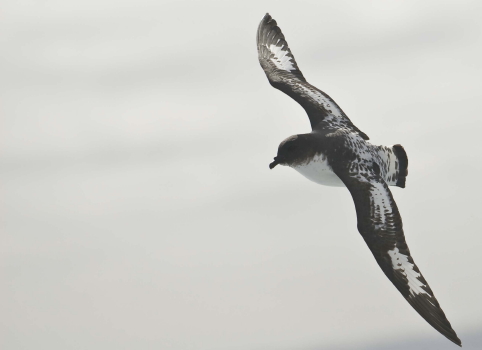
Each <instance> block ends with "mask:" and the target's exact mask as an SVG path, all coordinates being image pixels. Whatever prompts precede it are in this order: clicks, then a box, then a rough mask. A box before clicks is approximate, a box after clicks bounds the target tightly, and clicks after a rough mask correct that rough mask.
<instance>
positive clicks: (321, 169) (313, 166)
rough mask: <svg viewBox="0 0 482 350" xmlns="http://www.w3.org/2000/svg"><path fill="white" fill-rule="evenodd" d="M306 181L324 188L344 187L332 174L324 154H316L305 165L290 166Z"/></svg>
mask: <svg viewBox="0 0 482 350" xmlns="http://www.w3.org/2000/svg"><path fill="white" fill-rule="evenodd" d="M292 168H293V169H295V170H296V171H297V172H299V173H300V174H301V175H303V176H304V177H306V178H307V179H308V180H311V181H313V182H316V183H317V184H320V185H324V186H335V187H344V186H345V184H344V183H343V182H342V181H341V180H340V178H339V177H338V176H337V175H336V174H335V173H334V172H333V169H332V168H331V166H330V164H328V159H327V158H326V156H325V155H324V154H317V155H316V156H314V157H313V158H312V159H311V160H310V161H308V162H307V163H305V164H301V165H295V166H292Z"/></svg>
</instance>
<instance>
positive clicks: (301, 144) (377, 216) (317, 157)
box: [257, 14, 461, 346]
mask: <svg viewBox="0 0 482 350" xmlns="http://www.w3.org/2000/svg"><path fill="white" fill-rule="evenodd" d="M257 45H258V57H259V63H260V64H261V67H262V68H263V70H264V72H265V73H266V76H267V77H268V80H269V82H270V84H271V85H272V86H273V87H274V88H276V89H278V90H281V91H282V92H284V93H285V94H287V95H288V96H290V97H291V98H293V99H294V100H295V101H296V102H298V103H299V104H300V105H301V106H302V107H303V108H304V109H305V110H306V113H307V114H308V117H309V119H310V123H311V128H312V131H311V132H310V133H307V134H299V135H293V136H290V137H288V138H287V139H285V140H284V141H283V142H281V144H280V145H279V147H278V154H277V156H276V157H275V158H274V161H273V162H272V163H271V164H270V165H269V167H270V169H273V168H274V167H275V166H276V165H278V164H280V165H285V166H289V167H291V168H293V169H295V170H296V171H298V172H299V173H301V174H302V175H303V176H305V177H306V178H308V179H309V180H311V181H314V182H316V183H318V184H321V185H327V186H346V187H347V188H348V190H349V191H350V193H351V195H352V197H353V201H354V202H355V209H356V214H357V221H358V231H359V232H360V234H361V235H362V237H363V239H364V240H365V242H366V244H367V245H368V248H370V250H371V252H372V254H373V256H374V257H375V260H376V261H377V263H378V265H380V268H381V269H382V271H383V272H384V273H385V275H386V276H387V277H388V279H389V280H390V281H391V282H392V283H393V284H394V286H395V287H396V288H397V289H398V291H399V292H400V293H401V294H402V295H403V297H404V298H405V299H406V300H407V301H408V303H409V304H410V305H412V307H413V308H414V309H415V310H416V311H417V312H418V313H419V314H420V316H422V317H423V318H424V319H425V320H426V321H427V322H428V323H429V324H430V325H431V326H432V327H434V328H435V329H436V330H437V331H439V332H440V333H441V334H443V335H444V336H445V337H447V338H448V339H449V340H451V341H452V342H454V343H455V344H457V345H459V346H461V341H460V339H459V338H458V337H457V334H456V333H455V331H454V330H453V329H452V327H451V325H450V322H449V321H448V320H447V318H446V317H445V314H444V312H443V311H442V309H441V308H440V305H439V303H438V301H437V299H436V298H435V296H434V294H433V292H432V289H430V287H429V285H428V283H427V281H426V280H425V278H424V277H423V276H422V273H421V272H420V270H419V268H418V267H417V265H416V264H415V262H414V261H413V258H412V256H411V254H410V250H409V249H408V246H407V243H406V242H405V236H404V234H403V228H402V218H401V217H400V213H399V211H398V208H397V205H396V204H395V201H394V199H393V196H392V193H391V192H390V189H389V188H388V186H398V187H402V188H404V187H405V179H406V177H407V174H408V172H407V168H408V159H407V154H406V153H405V150H404V148H403V147H402V146H401V145H393V146H375V145H372V144H371V143H369V142H368V139H369V138H368V136H367V135H366V134H365V133H364V132H362V131H361V130H360V129H358V128H357V127H356V126H355V125H353V123H352V122H351V121H350V119H349V118H348V117H347V116H346V114H345V113H344V112H343V110H342V109H341V108H340V107H339V106H338V105H337V104H336V103H335V101H333V99H331V98H330V96H328V95H327V94H325V93H324V92H323V91H321V90H319V89H317V88H316V87H314V86H313V85H311V84H309V83H308V82H307V81H306V79H305V77H304V76H303V74H302V73H301V71H300V69H299V68H298V65H297V63H296V61H295V58H294V57H293V54H292V53H291V50H290V49H289V47H288V43H287V42H286V40H285V37H284V35H283V33H282V32H281V29H280V28H279V27H278V26H277V24H276V21H275V20H274V19H272V18H271V16H270V15H269V14H266V15H265V16H264V18H263V19H262V20H261V23H260V24H259V27H258V32H257Z"/></svg>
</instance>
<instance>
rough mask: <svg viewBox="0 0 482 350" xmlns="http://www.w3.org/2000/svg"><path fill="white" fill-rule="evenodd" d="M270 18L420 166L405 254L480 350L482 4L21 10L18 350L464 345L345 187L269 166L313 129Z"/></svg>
mask: <svg viewBox="0 0 482 350" xmlns="http://www.w3.org/2000/svg"><path fill="white" fill-rule="evenodd" d="M266 12H270V14H271V15H272V16H273V17H274V18H275V19H276V20H277V21H278V23H279V25H280V27H281V28H282V30H283V32H284V34H285V36H286V38H287V41H288V43H289V44H290V47H291V49H292V51H293V53H294V55H295V57H296V59H297V62H298V64H299V66H300V69H301V70H302V72H303V74H304V75H305V77H306V78H307V79H308V81H310V82H311V83H312V84H314V85H315V86H317V87H318V88H320V89H322V90H324V91H325V92H327V93H328V94H329V95H330V96H332V97H333V98H334V99H335V101H337V103H338V104H339V105H340V106H341V107H342V108H343V110H344V111H345V112H346V113H347V114H348V116H349V117H350V118H351V120H352V121H353V122H354V123H355V124H356V125H357V126H358V127H359V128H360V129H361V130H362V131H364V132H365V133H367V134H368V135H369V136H370V138H371V141H372V142H373V143H374V144H386V145H390V144H394V143H401V144H402V145H403V146H404V147H405V149H406V150H407V153H408V157H409V164H410V165H409V176H408V178H407V188H406V189H404V190H402V189H398V188H394V189H393V193H394V196H395V199H396V201H397V204H398V206H399V208H400V211H401V213H402V217H403V219H404V226H405V232H406V237H407V241H408V244H409V246H410V249H411V251H412V253H413V256H414V258H415V261H416V262H417V264H418V266H419V267H420V269H421V270H422V272H423V273H424V276H425V277H426V279H427V280H428V282H429V283H430V285H431V287H432V289H433V290H434V292H435V295H436V296H437V298H438V300H439V302H440V303H441V306H442V308H443V309H444V311H445V312H446V314H447V317H448V319H449V320H450V322H451V323H452V325H453V327H454V329H455V330H456V331H457V333H458V334H459V336H460V338H461V339H462V342H463V343H464V348H466V349H477V348H478V346H480V341H481V339H480V337H478V336H477V334H480V332H481V330H482V316H481V315H482V303H481V302H480V295H482V282H481V279H482V273H481V272H480V268H479V265H480V250H481V247H482V236H481V234H480V223H479V222H480V212H481V209H482V205H481V202H480V189H479V187H477V182H478V175H479V174H480V173H482V159H481V158H482V157H481V155H480V152H479V150H480V148H481V147H480V136H479V135H480V129H481V127H482V122H481V120H480V118H481V113H480V111H481V107H482V106H481V104H482V103H481V102H480V101H482V90H481V81H482V70H481V63H480V62H482V37H481V33H482V24H481V21H480V18H481V16H482V3H480V2H478V1H475V0H474V1H435V0H433V1H424V2H419V1H404V2H387V1H336V2H335V1H296V2H293V1H244V2H234V1H233V2H230V1H202V2H201V1H198V2H196V1H177V2H175V1H144V0H140V1H139V0H138V1H132V0H124V1H109V0H100V1H82V2H74V1H42V2H39V1H3V4H2V23H1V24H0V26H1V31H2V36H1V38H0V41H1V42H0V44H1V45H0V47H1V50H2V54H1V55H0V60H1V61H2V62H1V64H0V70H1V75H2V77H3V79H2V80H3V84H2V85H1V87H0V89H1V95H2V107H1V113H2V132H1V138H0V143H1V149H2V152H1V158H0V161H1V173H0V174H1V193H2V195H1V198H2V203H1V208H2V210H1V222H2V224H1V225H2V242H3V243H2V244H1V248H0V249H1V256H2V262H3V263H2V265H3V266H4V269H3V276H4V278H2V281H3V283H2V285H3V286H2V290H4V293H2V295H3V297H2V298H0V305H1V310H0V311H1V315H2V316H1V318H0V319H1V322H2V327H1V328H2V330H1V332H2V333H3V334H2V335H1V337H0V338H1V342H3V343H4V345H2V349H15V350H17V349H49V350H51V349H59V350H60V349H62V350H64V349H134V348H135V349H174V350H184V349H196V350H197V349H199V350H203V349H243V350H244V349H304V348H306V349H314V348H316V349H325V348H326V349H334V348H335V347H336V346H338V347H339V348H340V349H349V348H352V347H354V346H355V345H354V344H356V347H357V348H361V347H363V346H365V347H367V348H368V347H370V348H376V346H378V345H376V344H381V345H380V349H382V348H383V349H387V348H390V346H392V348H393V349H399V348H396V347H395V345H394V344H404V343H403V342H405V341H406V342H407V344H410V346H411V347H412V346H413V349H417V348H416V346H418V345H417V344H420V343H418V341H419V340H420V342H421V343H423V342H426V344H433V346H434V347H433V348H434V349H444V348H445V347H447V349H448V348H449V346H452V345H451V344H450V342H449V341H448V340H446V339H444V338H443V336H441V335H439V334H438V333H437V332H436V331H434V330H433V329H432V328H431V327H430V326H429V325H428V324H427V323H426V322H425V321H424V320H423V319H422V318H421V317H420V316H419V315H418V314H416V313H415V312H414V311H413V310H412V309H411V307H410V306H409V305H408V304H407V303H406V301H405V300H404V299H403V298H402V297H401V296H400V295H399V294H398V292H397V291H396V289H395V288H394V287H393V286H392V285H391V283H390V282H389V281H388V280H387V279H386V277H385V276H384V275H383V273H382V272H381V270H380V269H379V267H378V266H377V264H376V262H375V260H374V259H373V257H372V256H371V254H370V251H369V250H368V248H367V247H366V246H365V243H364V242H363V240H362V238H361V237H360V236H359V234H358V232H357V230H356V218H355V211H354V206H353V203H352V200H351V197H350V195H349V193H348V191H347V190H346V189H340V188H329V187H322V186H318V185H315V184H313V183H310V182H309V181H307V180H306V179H304V178H302V177H301V176H299V174H297V173H295V172H294V171H292V170H291V169H287V168H280V167H277V168H275V169H274V170H272V171H270V170H269V169H268V164H269V162H270V161H271V159H272V157H273V156H275V155H276V149H277V146H278V144H279V142H280V141H281V140H283V139H284V138H285V137H287V136H289V135H292V134H296V133H302V132H308V131H309V130H310V127H309V121H308V118H307V117H306V115H305V112H304V111H303V110H302V108H301V107H299V106H298V105H297V104H296V103H295V102H294V101H292V100H291V99H290V98H288V97H287V96H285V95H283V94H282V93H280V92H279V91H276V90H274V89H273V88H271V86H270V85H269V83H268V81H267V79H266V77H265V76H264V73H263V71H262V70H261V68H260V67H259V64H258V62H257V53H256V44H255V32H256V28H257V25H258V23H259V21H260V20H261V18H262V16H263V15H264V14H265V13H266ZM474 184H475V186H474ZM464 336H466V337H467V338H469V339H470V341H467V342H465V340H466V339H465V338H464ZM424 344H425V343H424ZM477 344H479V345H477ZM465 345H467V346H465ZM407 346H408V345H407ZM427 346H428V345H427ZM454 348H455V346H454Z"/></svg>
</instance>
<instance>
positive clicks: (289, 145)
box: [286, 142, 296, 151]
mask: <svg viewBox="0 0 482 350" xmlns="http://www.w3.org/2000/svg"><path fill="white" fill-rule="evenodd" d="M295 148H296V144H295V143H294V142H288V143H287V144H286V150H288V151H293V150H294V149H295Z"/></svg>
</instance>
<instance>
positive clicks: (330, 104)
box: [257, 14, 368, 140]
mask: <svg viewBox="0 0 482 350" xmlns="http://www.w3.org/2000/svg"><path fill="white" fill-rule="evenodd" d="M257 44H258V58H259V63H260V64H261V67H262V68H263V70H264V72H265V73H266V76H267V77H268V80H269V82H270V84H271V85H272V86H273V87H275V88H276V89H278V90H281V91H283V92H284V93H285V94H287V95H288V96H290V97H291V98H293V99H294V100H295V101H296V102H298V103H299V104H300V105H301V106H302V107H303V108H304V109H305V110H306V113H307V114H308V117H309V118H310V122H311V127H312V129H313V130H316V129H323V128H332V129H339V128H345V129H347V131H351V132H356V133H358V134H359V135H360V136H361V137H362V138H364V139H365V140H368V136H367V135H366V134H364V133H363V132H361V131H360V130H359V129H358V128H357V127H356V126H354V125H353V123H352V122H351V121H350V119H349V118H348V117H347V116H346V114H345V113H344V112H343V111H342V109H341V108H340V107H339V106H338V105H337V104H336V103H335V101H333V99H331V98H330V96H328V95H327V94H325V93H324V92H323V91H321V90H318V89H317V88H316V87H314V86H313V85H311V84H309V83H308V82H307V81H306V79H305V78H304V77H303V74H302V73H301V71H300V69H299V68H298V65H297V64H296V61H295V58H294V57H293V54H292V53H291V50H290V48H289V47H288V43H287V42H286V40H285V37H284V35H283V33H282V32H281V29H280V28H279V27H278V26H277V24H276V21H275V20H274V19H272V18H271V16H270V15H269V14H266V15H265V16H264V17H263V19H262V20H261V23H260V24H259V27H258V33H257Z"/></svg>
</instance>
